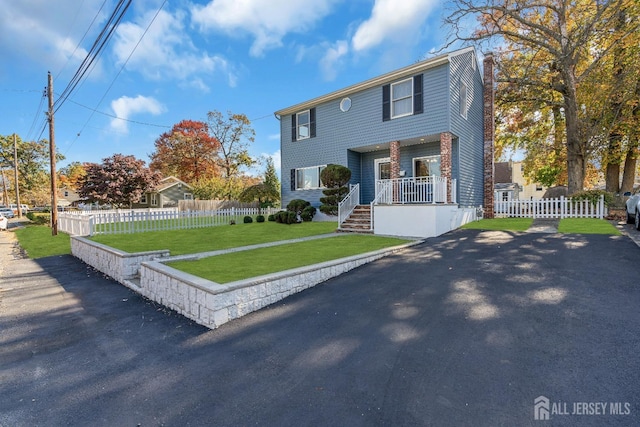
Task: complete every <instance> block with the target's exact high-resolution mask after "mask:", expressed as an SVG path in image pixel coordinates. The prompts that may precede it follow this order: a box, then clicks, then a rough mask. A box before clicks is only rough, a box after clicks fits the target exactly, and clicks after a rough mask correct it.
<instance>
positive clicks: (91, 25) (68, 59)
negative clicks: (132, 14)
mask: <svg viewBox="0 0 640 427" xmlns="http://www.w3.org/2000/svg"><path fill="white" fill-rule="evenodd" d="M83 4H84V0H83ZM105 4H107V0H104V1H103V2H102V6H100V9H99V10H98V12H96V15H95V16H94V17H93V19H92V20H91V24H89V26H88V27H87V30H86V31H85V32H84V34H83V35H82V38H81V39H80V41H79V42H78V44H77V45H76V47H75V49H73V52H71V55H70V56H69V58H67V62H65V63H64V65H63V66H62V68H60V71H58V74H56V79H57V78H58V77H59V76H60V73H62V70H64V68H65V67H66V66H67V64H68V63H69V61H71V58H73V55H75V53H76V51H77V50H78V48H80V45H81V44H82V42H83V41H84V39H85V38H86V37H87V34H89V30H91V27H93V24H94V23H95V22H96V19H98V16H100V12H102V9H104V5H105ZM81 8H82V5H81V6H80V7H79V8H78V9H77V12H76V16H75V17H74V18H73V23H72V24H71V26H70V27H69V33H71V28H72V27H73V25H74V24H75V21H76V19H77V18H78V14H79V13H80V9H81ZM69 33H67V37H68V36H69Z"/></svg>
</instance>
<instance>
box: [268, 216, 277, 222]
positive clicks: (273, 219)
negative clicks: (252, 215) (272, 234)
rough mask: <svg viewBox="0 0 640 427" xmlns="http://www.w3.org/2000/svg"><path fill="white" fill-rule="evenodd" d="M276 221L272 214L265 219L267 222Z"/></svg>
mask: <svg viewBox="0 0 640 427" xmlns="http://www.w3.org/2000/svg"><path fill="white" fill-rule="evenodd" d="M275 220H276V216H275V215H274V214H271V215H269V216H268V217H267V221H275Z"/></svg>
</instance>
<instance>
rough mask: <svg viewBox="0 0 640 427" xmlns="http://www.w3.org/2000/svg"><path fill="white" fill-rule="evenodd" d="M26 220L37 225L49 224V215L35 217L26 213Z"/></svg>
mask: <svg viewBox="0 0 640 427" xmlns="http://www.w3.org/2000/svg"><path fill="white" fill-rule="evenodd" d="M27 218H29V220H31V222H33V223H34V224H37V225H44V224H49V222H50V217H49V215H36V214H35V213H33V212H27Z"/></svg>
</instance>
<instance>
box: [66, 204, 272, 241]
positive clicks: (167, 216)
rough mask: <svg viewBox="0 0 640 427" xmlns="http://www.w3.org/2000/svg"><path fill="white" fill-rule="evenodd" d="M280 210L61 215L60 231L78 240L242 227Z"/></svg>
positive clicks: (172, 210)
mask: <svg viewBox="0 0 640 427" xmlns="http://www.w3.org/2000/svg"><path fill="white" fill-rule="evenodd" d="M278 210H279V209H275V208H267V209H262V210H260V209H258V208H237V209H236V208H231V209H219V210H215V211H178V210H177V209H175V208H171V209H131V210H128V209H127V210H124V209H122V210H112V211H85V212H83V211H79V212H60V213H59V214H58V230H60V231H62V232H64V233H67V234H71V235H75V236H94V235H96V234H128V233H142V232H145V231H162V230H182V229H190V228H204V227H214V226H218V225H228V224H230V223H231V221H235V222H236V223H242V221H243V219H244V217H245V216H251V217H255V216H256V215H259V214H262V215H264V216H265V217H266V216H268V215H271V214H273V213H275V212H278Z"/></svg>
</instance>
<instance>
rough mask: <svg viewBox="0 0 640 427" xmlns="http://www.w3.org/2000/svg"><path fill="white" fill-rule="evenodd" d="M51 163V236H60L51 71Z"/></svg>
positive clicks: (49, 85)
mask: <svg viewBox="0 0 640 427" xmlns="http://www.w3.org/2000/svg"><path fill="white" fill-rule="evenodd" d="M48 75H49V84H48V85H47V94H48V96H49V113H48V114H47V116H48V118H49V162H50V163H51V235H52V236H57V235H58V185H57V183H56V141H55V135H54V127H53V124H54V123H53V77H52V76H51V72H50V71H49V73H48Z"/></svg>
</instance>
